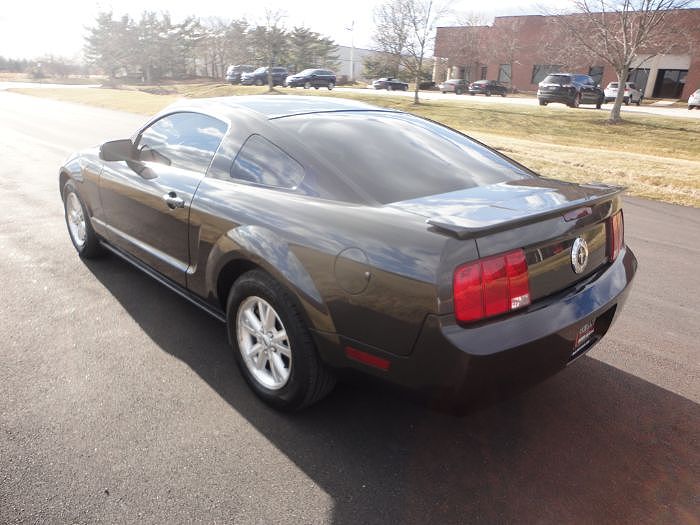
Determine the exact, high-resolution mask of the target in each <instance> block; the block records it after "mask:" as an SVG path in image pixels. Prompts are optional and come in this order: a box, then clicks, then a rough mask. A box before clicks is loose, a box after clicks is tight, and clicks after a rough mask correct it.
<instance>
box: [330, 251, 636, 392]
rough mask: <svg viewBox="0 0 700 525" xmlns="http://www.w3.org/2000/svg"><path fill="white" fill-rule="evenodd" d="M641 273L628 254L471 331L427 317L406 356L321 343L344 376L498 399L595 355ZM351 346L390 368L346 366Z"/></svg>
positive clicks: (449, 320)
mask: <svg viewBox="0 0 700 525" xmlns="http://www.w3.org/2000/svg"><path fill="white" fill-rule="evenodd" d="M636 269H637V260H636V258H635V257H634V254H633V253H632V251H631V250H629V248H625V249H624V251H623V252H622V253H621V254H620V257H618V259H617V260H616V261H615V263H613V264H612V265H610V266H609V267H608V268H606V269H605V270H604V271H603V272H602V273H599V274H596V275H594V276H592V277H591V278H589V279H587V280H586V281H584V282H583V283H579V285H578V286H577V287H576V288H575V289H570V290H568V291H567V292H564V293H562V294H558V295H556V296H553V297H550V298H548V299H547V300H542V301H538V303H537V304H534V305H532V306H531V307H530V308H528V309H527V310H525V311H522V312H519V313H517V314H513V315H510V316H507V317H502V318H499V319H496V320H494V321H491V322H488V323H482V324H480V325H475V326H470V327H462V326H460V325H458V324H457V323H456V321H455V319H454V316H452V315H446V316H436V315H429V316H428V317H427V318H426V320H425V322H424V325H423V328H422V330H421V333H420V335H419V337H418V339H417V341H416V344H415V346H414V348H413V352H412V353H411V354H410V355H409V356H407V357H397V356H395V355H392V354H388V353H384V352H381V351H379V350H377V349H373V348H371V349H370V348H366V347H363V346H362V345H359V344H358V343H357V342H355V341H348V340H344V339H343V338H342V337H341V338H338V339H337V341H335V344H329V343H331V341H329V340H325V341H319V338H318V337H317V342H319V343H320V345H319V347H320V348H319V350H320V353H321V355H322V357H323V359H324V361H326V363H327V364H328V365H330V366H332V367H333V368H336V369H338V370H341V371H342V370H349V369H352V370H359V371H362V372H365V373H368V374H370V375H372V376H375V377H377V378H381V379H383V380H385V381H387V382H389V383H392V384H394V385H396V386H399V387H403V388H407V389H410V390H414V391H420V392H422V393H425V394H428V395H429V396H430V397H439V398H444V399H447V400H450V401H461V400H464V401H466V400H471V399H477V398H487V397H493V396H500V395H502V394H507V393H509V392H511V391H513V390H518V389H520V388H522V387H525V386H528V385H530V384H534V383H537V382H539V381H541V380H543V379H545V378H547V377H549V376H550V375H552V374H554V373H556V372H557V371H559V370H561V369H563V368H564V367H566V365H567V364H569V363H570V362H572V361H573V360H575V359H576V358H578V357H579V356H581V355H583V354H585V353H586V352H587V351H588V350H590V349H591V348H592V347H593V346H594V345H595V343H597V342H598V341H599V340H600V339H601V338H602V337H603V336H604V335H605V333H606V332H607V331H608V329H609V328H610V326H611V324H612V322H613V321H614V319H615V318H617V316H618V315H619V313H620V311H621V309H622V306H623V304H624V302H625V300H626V298H627V294H628V293H629V289H630V284H631V282H632V279H633V277H634V274H635V272H636ZM589 321H594V323H595V324H594V334H593V336H592V337H591V338H590V339H589V340H588V342H587V343H586V344H584V345H582V346H581V347H580V348H579V349H577V350H576V351H575V348H574V346H575V341H576V338H577V334H578V333H579V329H580V328H581V327H582V326H583V325H584V324H586V323H587V322H589ZM316 335H317V336H318V335H319V334H316ZM322 339H323V338H322ZM346 346H353V347H355V348H359V349H360V350H363V351H366V352H368V353H371V354H373V355H376V356H378V357H381V358H383V359H387V360H388V361H389V362H390V365H389V367H388V370H386V371H382V370H378V369H374V368H371V367H369V366H367V365H364V364H361V363H357V362H354V361H351V360H349V359H348V358H346V357H345V352H344V348H345V347H346Z"/></svg>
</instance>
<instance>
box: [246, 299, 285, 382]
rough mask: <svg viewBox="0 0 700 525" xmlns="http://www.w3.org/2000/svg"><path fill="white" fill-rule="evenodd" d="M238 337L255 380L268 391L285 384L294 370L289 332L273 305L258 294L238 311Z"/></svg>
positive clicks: (247, 300)
mask: <svg viewBox="0 0 700 525" xmlns="http://www.w3.org/2000/svg"><path fill="white" fill-rule="evenodd" d="M236 336H237V338H238V348H239V349H240V352H241V357H242V358H243V362H244V363H245V365H246V367H247V368H248V371H249V372H250V374H251V376H252V377H253V379H254V380H255V381H257V382H258V384H259V385H260V386H262V387H264V388H267V389H269V390H279V389H280V388H282V387H284V386H285V385H286V384H287V382H288V381H289V374H290V372H291V370H292V350H291V347H290V345H289V338H288V336H287V331H286V329H285V327H284V325H283V324H282V320H281V319H280V316H279V315H278V313H277V312H276V311H275V309H274V308H273V307H272V305H271V304H270V303H268V302H267V301H266V300H265V299H262V298H260V297H257V296H251V297H248V298H246V299H245V300H244V301H243V302H241V304H240V306H239V307H238V313H237V314H236Z"/></svg>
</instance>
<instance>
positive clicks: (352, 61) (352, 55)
mask: <svg viewBox="0 0 700 525" xmlns="http://www.w3.org/2000/svg"><path fill="white" fill-rule="evenodd" d="M345 30H346V31H350V82H355V21H354V20H353V21H352V22H351V23H350V27H346V28H345Z"/></svg>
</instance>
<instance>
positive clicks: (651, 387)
mask: <svg viewBox="0 0 700 525" xmlns="http://www.w3.org/2000/svg"><path fill="white" fill-rule="evenodd" d="M482 98H483V97H482ZM492 98H493V97H492ZM470 99H471V97H470ZM505 100H507V99H505ZM697 113H699V114H700V112H697ZM0 115H1V117H0V118H1V119H2V125H0V156H1V158H2V159H3V161H2V163H0V188H1V189H2V194H3V196H4V200H3V205H2V206H1V207H0V224H1V225H2V228H1V229H0V253H2V257H1V258H0V270H1V271H0V279H1V281H0V289H1V290H2V301H0V319H2V324H1V325H0V362H1V363H2V366H0V523H26V522H31V523H35V522H41V523H47V522H48V523H100V522H108V523H125V522H128V523H135V522H138V523H184V522H207V523H218V522H226V523H229V522H235V523H260V524H266V523H294V524H296V523H337V524H344V523H352V524H358V523H382V524H385V523H392V522H393V523H402V524H403V523H416V524H422V523H439V524H451V523H455V524H456V523H514V522H518V523H521V522H525V523H554V522H556V523H562V522H565V523H580V522H585V523H601V522H602V523H634V524H639V523H674V524H676V523H698V510H697V509H698V508H700V440H699V439H698V438H699V436H700V406H699V405H698V403H700V380H699V378H700V358H699V354H698V341H699V340H700V314H698V310H697V305H696V301H697V298H698V297H700V279H698V278H697V274H698V260H700V247H699V246H700V243H699V242H698V241H700V233H699V232H700V210H698V209H693V208H684V207H679V206H673V205H667V204H662V203H656V202H652V201H646V200H642V199H631V198H630V199H626V205H625V218H626V238H627V243H628V244H629V245H630V246H631V247H632V249H633V250H634V251H635V253H636V254H637V257H638V259H639V262H640V268H639V272H638V274H637V277H636V282H635V283H634V288H633V290H632V293H631V295H630V298H629V300H628V304H627V305H626V310H625V311H624V312H623V315H622V317H621V319H620V320H619V322H618V323H617V324H616V325H614V326H613V328H612V329H611V331H610V333H609V334H608V336H607V338H606V339H605V340H604V341H603V342H602V343H601V344H599V345H598V346H597V347H596V348H595V349H594V350H593V351H591V352H590V353H589V354H588V356H586V357H584V358H582V359H580V360H579V361H577V362H576V363H575V364H574V365H572V366H570V367H569V368H568V369H566V370H565V371H563V372H562V373H561V374H559V375H558V376H556V377H554V378H552V379H551V380H549V381H547V382H545V383H543V384H542V385H539V386H537V387H536V388H534V389H532V390H530V391H528V392H526V393H524V394H522V395H520V396H518V397H516V398H513V399H511V400H508V401H505V402H503V403H500V404H498V405H494V406H491V407H488V408H485V409H483V410H480V411H476V412H472V413H470V414H467V415H466V416H463V417H454V416H452V415H448V414H443V413H439V412H436V411H434V410H431V409H430V407H427V406H422V405H418V404H415V403H413V402H410V401H408V400H407V399H405V398H404V397H402V396H400V395H397V394H395V393H393V392H389V391H385V390H382V389H378V388H375V387H368V386H365V385H340V386H339V388H338V389H337V391H336V392H335V393H334V394H333V395H332V396H331V397H330V398H328V399H327V400H326V401H324V402H323V403H321V404H319V405H317V406H315V407H313V408H312V409H310V410H308V411H306V412H304V413H301V414H297V415H282V414H279V413H276V412H274V411H272V410H271V409H268V408H267V407H266V406H264V405H262V404H261V403H260V402H259V401H258V400H257V399H256V398H255V397H254V396H253V395H252V393H250V391H249V390H248V388H247V387H246V385H245V384H244V382H243V380H242V379H241V377H240V376H239V374H238V371H237V370H236V368H235V364H234V359H233V357H232V355H231V352H230V349H229V347H228V346H227V344H226V337H225V330H224V327H223V325H221V324H219V323H218V322H216V321H215V320H213V319H211V318H209V317H208V316H207V315H206V314H204V313H202V312H200V311H199V310H198V309H196V308H195V307H193V306H191V305H190V304H189V303H187V302H185V301H184V300H182V299H180V298H179V297H178V296H176V295H175V294H173V293H171V292H169V291H168V290H166V289H164V288H163V287H161V286H160V285H158V284H156V283H155V282H153V281H152V280H150V279H149V278H148V277H146V276H144V275H142V274H141V273H139V272H138V271H136V270H134V269H133V268H131V267H129V266H127V265H126V264H125V263H123V262H121V261H119V260H117V259H116V258H114V257H105V258H103V259H100V260H96V261H94V262H89V263H85V262H82V261H81V260H80V259H79V258H78V257H77V256H76V254H75V252H74V249H73V247H72V245H71V244H70V241H69V239H68V235H67V232H66V228H65V224H64V222H63V216H62V206H61V201H60V198H59V195H58V186H57V169H58V166H59V165H60V164H61V162H62V161H63V160H64V159H65V157H66V156H67V155H68V154H69V153H70V152H71V151H73V150H75V149H78V148H83V147H86V146H89V145H92V144H96V143H99V142H101V141H103V140H106V139H114V138H123V137H125V136H128V135H130V134H131V132H132V131H133V130H134V129H135V127H137V126H138V125H139V124H140V123H141V122H142V121H143V117H142V116H137V115H132V114H128V113H120V112H115V111H108V110H102V109H97V108H91V107H87V106H80V105H74V104H67V103H60V102H55V101H51V100H44V99H37V98H33V97H26V96H22V95H17V94H13V93H6V92H0Z"/></svg>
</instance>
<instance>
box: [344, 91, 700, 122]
mask: <svg viewBox="0 0 700 525" xmlns="http://www.w3.org/2000/svg"><path fill="white" fill-rule="evenodd" d="M335 89H336V91H339V92H347V93H371V94H374V95H381V96H394V95H397V96H403V97H413V92H407V91H386V90H384V89H380V90H374V89H359V88H344V87H337V88H335ZM420 96H421V98H422V99H424V100H448V101H450V100H451V101H455V102H458V101H464V102H474V103H477V104H480V103H489V104H491V103H493V104H512V105H521V106H539V103H538V102H537V98H535V97H500V96H491V97H486V96H483V95H474V96H469V95H455V94H454V93H445V94H443V93H440V92H439V91H421V92H420ZM552 107H558V108H564V107H565V106H564V105H563V104H553V105H552ZM581 107H582V108H589V109H595V108H594V106H592V105H590V104H584V105H582V106H581ZM611 109H612V103H609V104H604V105H603V107H602V109H601V111H602V112H605V111H607V112H608V113H609V112H610V110H611ZM621 109H622V111H623V112H629V113H643V114H646V115H657V116H661V117H678V118H693V119H700V111H698V110H693V111H688V109H687V107H685V108H670V107H657V106H650V105H642V106H639V107H637V106H634V105H630V106H622V108H621ZM542 111H547V108H542Z"/></svg>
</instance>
